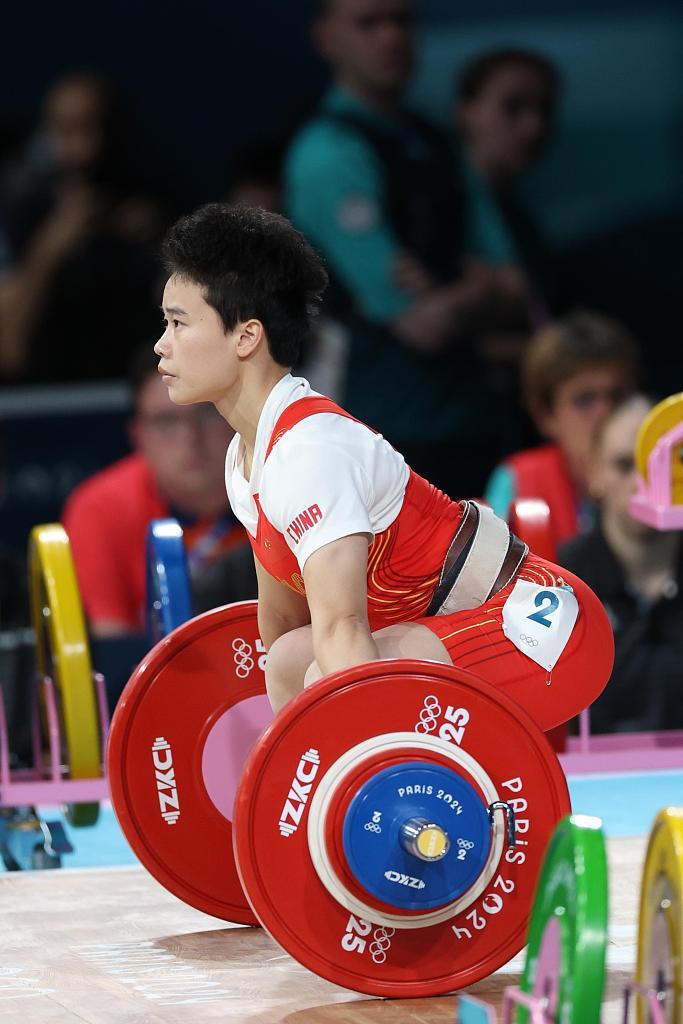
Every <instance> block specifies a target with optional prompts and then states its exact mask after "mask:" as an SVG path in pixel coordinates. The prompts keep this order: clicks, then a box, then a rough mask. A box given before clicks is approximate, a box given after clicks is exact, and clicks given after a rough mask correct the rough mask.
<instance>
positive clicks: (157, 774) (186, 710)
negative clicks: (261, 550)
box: [107, 601, 272, 924]
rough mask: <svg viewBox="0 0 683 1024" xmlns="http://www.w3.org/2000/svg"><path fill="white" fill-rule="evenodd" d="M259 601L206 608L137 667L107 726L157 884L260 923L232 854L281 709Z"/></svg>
mask: <svg viewBox="0 0 683 1024" xmlns="http://www.w3.org/2000/svg"><path fill="white" fill-rule="evenodd" d="M264 666H265V653H264V650H263V645H262V644H261V641H260V639H259V635H258V625H257V622H256V602H255V601H245V602H243V603H241V604H233V605H228V606H226V607H224V608H217V609H214V610H213V611H210V612H206V613H205V614H204V615H200V616H198V617H197V618H194V619H191V620H190V621H189V622H186V623H185V624H184V625H182V626H180V627H179V628H178V629H176V630H175V631H174V632H173V633H171V634H169V636H167V637H166V638H165V639H164V640H162V641H160V643H158V644H157V646H156V647H154V648H153V649H152V650H151V651H150V653H149V654H148V655H147V656H146V657H145V658H144V659H143V661H142V662H141V663H140V665H139V666H138V668H137V669H136V670H135V672H134V673H133V675H132V676H131V679H130V681H129V682H128V684H127V686H126V688H125V690H124V691H123V694H122V696H121V698H120V700H119V703H118V706H117V708H116V712H115V714H114V717H113V720H112V725H111V730H110V733H109V746H108V753H107V764H108V770H109V781H110V786H111V794H112V803H113V805H114V809H115V811H116V816H117V818H118V820H119V823H120V825H121V828H122V829H123V832H124V834H125V836H126V838H127V839H128V842H129V843H130V845H131V846H132V848H133V850H134V851H135V853H136V854H137V856H138V857H139V858H140V860H141V861H142V863H143V864H144V865H145V867H146V868H147V870H148V871H149V872H150V873H151V874H152V875H154V877H155V878H156V879H157V881H159V882H161V884H162V885H163V886H165V887H166V888H167V889H169V890H170V891H171V892H172V893H174V894H175V895H176V896H178V897H179V898H180V899H182V900H184V901H185V902H186V903H189V904H190V905H191V906H193V907H196V908H197V909H198V910H203V911H204V912H205V913H207V914H213V915H214V916H215V917H220V918H223V919H225V920H227V921H235V922H238V923H241V924H254V923H255V918H254V916H253V914H252V913H251V910H250V909H249V905H248V903H247V900H246V897H245V896H244V894H243V892H242V887H241V885H240V882H239V879H238V877H237V872H236V869H235V864H234V859H233V852H232V817H233V800H234V796H235V792H236V789H237V784H238V781H239V778H240V774H241V771H242V765H243V763H244V761H245V759H246V757H247V754H248V753H249V750H250V749H251V746H252V744H253V743H254V741H255V740H256V738H257V737H258V735H259V734H260V732H261V730H262V729H263V728H264V726H265V725H267V723H268V722H269V721H270V720H271V718H272V712H271V709H270V704H269V701H268V697H267V696H266V692H265V680H264V674H263V669H264Z"/></svg>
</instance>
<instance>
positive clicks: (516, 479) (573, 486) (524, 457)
mask: <svg viewBox="0 0 683 1024" xmlns="http://www.w3.org/2000/svg"><path fill="white" fill-rule="evenodd" d="M521 370H522V390H523V397H524V403H525V405H526V408H527V410H528V412H529V413H530V415H531V416H532V417H533V419H534V421H535V423H536V425H537V427H538V429H539V431H540V433H541V434H542V435H543V436H545V437H546V438H547V439H548V443H546V444H543V445H539V446H538V447H536V448H527V449H526V450H525V451H521V452H517V453H516V454H514V455H510V456H508V458H506V459H505V461H504V462H502V463H501V465H500V466H498V467H497V468H496V469H495V470H494V472H493V473H492V475H491V477H490V478H489V481H488V483H487V485H486V489H485V491H484V498H485V500H486V501H487V502H488V504H489V505H490V506H491V508H492V509H493V510H494V512H496V513H497V514H498V515H499V516H501V517H502V518H506V517H507V515H508V511H509V509H510V505H511V504H512V502H513V501H515V500H516V499H517V498H543V499H544V501H545V502H546V503H547V504H548V506H549V508H550V521H551V528H552V531H553V538H554V541H555V546H556V547H557V546H559V545H560V544H564V543H565V542H566V541H568V540H571V538H572V537H574V536H576V534H577V533H582V532H583V531H584V530H586V529H589V528H590V527H591V526H592V525H593V522H594V519H595V508H594V504H593V502H592V501H591V500H590V498H589V488H588V473H589V466H590V459H591V447H592V438H593V434H594V431H595V429H596V427H597V426H598V425H599V424H600V423H601V422H602V421H603V420H604V419H605V418H606V417H607V416H609V414H610V413H611V412H612V410H613V409H614V408H615V407H616V406H617V405H618V404H619V402H620V401H621V400H622V399H623V398H625V397H626V396H627V395H628V394H629V393H631V392H632V391H633V389H634V388H635V386H636V383H637V380H638V350H637V346H636V343H635V341H634V340H633V338H632V337H631V336H630V334H629V333H628V332H627V331H626V330H625V328H623V327H622V326H621V325H620V324H619V323H617V322H616V321H614V320H612V319H611V318H609V317H607V316H604V315H603V314H601V313H595V312H592V311H589V310H577V311H575V312H573V313H569V314H568V315H567V316H565V317H563V318H561V319H559V320H556V321H554V322H552V323H549V324H546V325H545V327H543V328H541V330H539V331H538V332H537V333H536V334H535V335H534V337H533V338H532V340H531V342H530V344H529V347H528V349H527V350H526V352H525V355H524V359H523V361H522V367H521Z"/></svg>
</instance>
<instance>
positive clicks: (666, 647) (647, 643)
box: [559, 395, 683, 732]
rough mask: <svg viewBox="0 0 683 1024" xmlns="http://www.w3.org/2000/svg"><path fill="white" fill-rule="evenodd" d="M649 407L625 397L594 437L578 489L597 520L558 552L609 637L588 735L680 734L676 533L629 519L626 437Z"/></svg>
mask: <svg viewBox="0 0 683 1024" xmlns="http://www.w3.org/2000/svg"><path fill="white" fill-rule="evenodd" d="M651 408H652V403H651V402H650V401H648V400H647V399H646V398H644V397H643V396H642V395H632V396H631V397H630V398H628V399H626V400H625V401H624V402H622V403H621V404H620V405H618V406H617V407H616V408H615V409H614V410H613V412H612V413H610V415H609V416H608V417H607V418H606V419H604V420H603V421H602V423H601V424H600V426H599V427H598V428H597V430H596V431H595V432H594V437H593V444H592V451H591V459H590V467H589V472H588V486H589V490H590V493H591V495H592V496H593V498H594V499H595V501H596V503H597V505H598V508H599V516H598V520H597V522H596V524H595V525H594V526H593V528H592V529H591V530H589V531H588V532H587V533H585V534H583V535H582V536H580V537H575V538H574V540H572V541H570V542H569V543H568V544H566V545H565V546H564V547H562V548H561V550H560V554H559V558H560V561H561V563H562V565H563V566H564V567H566V568H567V569H569V570H570V572H574V573H580V574H581V578H582V579H584V580H585V581H586V582H587V583H588V585H589V586H590V587H591V589H592V590H593V591H594V592H595V593H596V594H597V596H598V597H599V598H600V600H601V601H602V603H603V605H604V606H605V609H606V610H607V614H608V615H609V618H610V621H611V623H612V629H613V631H614V642H615V661H614V669H613V672H612V676H611V678H610V681H609V683H608V684H607V688H606V689H605V690H604V691H603V693H602V694H601V695H600V696H599V697H598V699H597V700H596V701H595V703H594V704H593V705H592V707H591V729H592V731H593V732H624V731H632V730H637V729H646V730H652V729H681V728H683V699H682V697H683V670H682V668H681V666H682V665H683V632H682V631H681V621H682V620H683V545H681V532H680V531H661V530H655V529H653V528H652V527H650V526H647V525H646V524H645V523H641V522H640V521H639V520H637V519H634V518H633V517H632V516H631V513H630V511H629V500H630V498H631V496H632V495H633V494H634V493H635V491H636V486H637V480H638V475H637V471H636V466H635V458H634V450H635V445H636V438H637V436H638V431H639V429H640V426H641V424H642V422H643V420H644V419H645V417H646V416H647V414H648V412H649V411H650V409H651Z"/></svg>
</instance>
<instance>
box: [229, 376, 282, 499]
mask: <svg viewBox="0 0 683 1024" xmlns="http://www.w3.org/2000/svg"><path fill="white" fill-rule="evenodd" d="M289 372H290V371H289V370H287V369H285V368H284V367H283V366H277V365H272V366H269V367H268V368H267V369H265V370H263V371H261V372H258V371H256V372H254V373H251V374H245V376H244V377H243V378H242V379H241V380H240V381H239V382H238V384H236V385H235V388H234V389H232V390H231V391H230V393H229V394H227V395H225V396H224V397H223V398H222V399H221V400H220V401H219V402H217V403H216V408H217V409H218V411H219V413H220V414H221V416H222V417H223V418H224V419H226V420H227V421H228V423H229V424H230V426H231V427H232V428H233V430H234V431H235V433H237V434H239V435H240V437H241V439H242V449H243V455H244V476H245V477H246V478H247V480H248V479H249V475H250V473H251V464H252V460H253V457H254V446H255V444H256V431H257V430H258V424H259V419H260V418H261V413H262V412H263V407H264V405H265V404H266V402H267V401H268V396H269V395H270V393H271V391H272V390H273V388H274V387H275V386H276V385H277V384H278V383H279V382H280V381H281V380H282V378H283V377H286V376H287V374H288V373H289Z"/></svg>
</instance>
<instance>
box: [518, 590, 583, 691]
mask: <svg viewBox="0 0 683 1024" xmlns="http://www.w3.org/2000/svg"><path fill="white" fill-rule="evenodd" d="M578 614H579V602H578V601H577V600H576V597H575V596H574V591H573V590H572V589H571V588H570V587H539V585H538V584H537V583H528V582H527V581H526V580H517V582H516V583H515V586H514V588H513V590H512V593H511V594H510V596H509V597H508V599H507V601H506V602H505V604H504V606H503V633H504V634H505V636H506V637H507V639H508V640H510V641H512V643H513V644H514V645H515V647H517V648H518V649H519V650H520V651H521V652H522V654H526V656H527V657H528V658H531V660H532V661H535V662H536V664H537V665H541V666H542V667H543V668H544V669H546V671H548V672H550V671H551V670H552V669H553V668H554V666H555V664H556V663H557V661H558V659H559V657H560V655H561V654H562V651H563V650H564V649H565V647H566V646H567V641H568V640H569V637H570V636H571V634H572V630H573V628H574V623H575V622H576V620H577V618H578Z"/></svg>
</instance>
